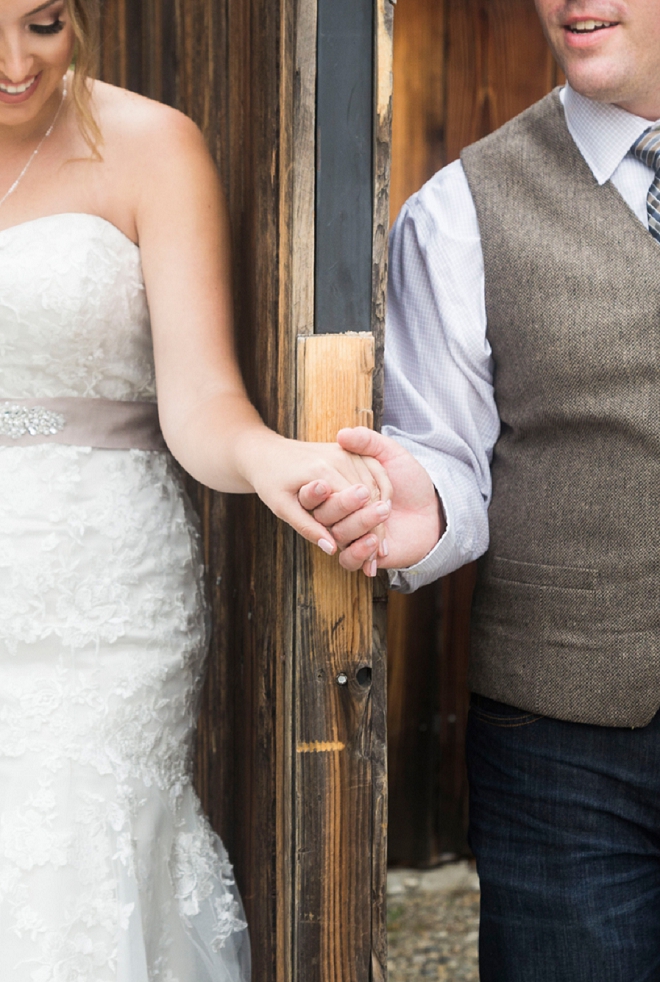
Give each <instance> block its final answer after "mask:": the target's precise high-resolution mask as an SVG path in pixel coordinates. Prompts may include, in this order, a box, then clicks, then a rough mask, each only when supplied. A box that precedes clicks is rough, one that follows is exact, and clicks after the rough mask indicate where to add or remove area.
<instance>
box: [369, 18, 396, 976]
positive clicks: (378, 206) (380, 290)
mask: <svg viewBox="0 0 660 982" xmlns="http://www.w3.org/2000/svg"><path fill="white" fill-rule="evenodd" d="M374 2H375V16H374V22H375V25H376V32H375V33H376V36H375V39H374V43H375V57H374V73H375V79H374V93H375V100H374V101H375V106H374V152H373V163H374V177H373V187H374V208H373V214H374V217H373V221H374V238H373V257H372V281H371V308H372V316H371V330H372V333H373V336H374V353H375V361H374V375H373V382H372V407H373V420H374V426H375V427H376V428H377V429H379V428H380V425H381V421H382V416H383V396H384V376H383V354H384V346H385V314H386V296H387V258H388V257H387V244H388V242H387V240H388V229H389V215H390V180H391V164H392V95H393V87H394V71H393V32H394V5H393V3H392V2H391V0H374ZM372 618H373V620H372V655H371V661H372V671H373V674H372V680H371V789H372V835H371V977H370V982H385V979H386V978H387V824H388V781H387V577H386V574H381V575H380V576H379V577H378V579H377V580H376V582H375V583H374V589H373V607H372Z"/></svg>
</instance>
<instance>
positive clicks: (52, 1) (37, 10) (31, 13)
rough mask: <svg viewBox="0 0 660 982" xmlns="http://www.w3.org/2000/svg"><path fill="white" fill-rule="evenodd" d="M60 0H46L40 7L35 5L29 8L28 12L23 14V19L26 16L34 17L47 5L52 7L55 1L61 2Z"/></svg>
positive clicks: (46, 7) (45, 8)
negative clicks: (31, 8) (32, 8)
mask: <svg viewBox="0 0 660 982" xmlns="http://www.w3.org/2000/svg"><path fill="white" fill-rule="evenodd" d="M61 2H62V0H46V3H42V4H41V6H40V7H35V9H34V10H31V11H30V13H29V14H24V15H23V19H24V20H25V18H26V17H34V15H35V14H40V13H41V12H42V10H47V9H48V8H49V7H54V6H55V4H56V3H61Z"/></svg>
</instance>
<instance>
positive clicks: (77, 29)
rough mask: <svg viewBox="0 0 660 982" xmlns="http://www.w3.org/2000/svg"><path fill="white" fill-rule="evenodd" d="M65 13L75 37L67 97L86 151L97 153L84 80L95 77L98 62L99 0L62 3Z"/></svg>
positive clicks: (98, 132)
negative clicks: (69, 91)
mask: <svg viewBox="0 0 660 982" xmlns="http://www.w3.org/2000/svg"><path fill="white" fill-rule="evenodd" d="M66 7H67V13H68V15H69V17H70V19H71V27H72V28H73V33H74V35H75V38H76V44H75V47H74V50H73V84H72V87H71V98H72V99H73V104H74V106H75V108H76V110H77V112H78V118H79V119H80V128H81V130H82V134H83V136H84V138H85V141H86V142H87V144H88V145H89V147H90V149H91V150H92V151H93V152H94V153H95V154H98V148H99V145H100V144H101V143H102V142H103V137H102V134H101V130H100V129H99V124H98V123H97V122H96V119H95V118H94V113H93V112H92V104H91V93H90V88H89V84H88V79H93V78H95V77H96V73H97V71H98V59H99V20H100V2H99V0H66Z"/></svg>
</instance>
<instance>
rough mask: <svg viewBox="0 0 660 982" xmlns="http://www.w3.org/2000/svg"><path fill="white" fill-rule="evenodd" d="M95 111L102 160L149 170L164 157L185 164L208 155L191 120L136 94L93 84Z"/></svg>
mask: <svg viewBox="0 0 660 982" xmlns="http://www.w3.org/2000/svg"><path fill="white" fill-rule="evenodd" d="M92 109H93V112H94V115H95V118H96V120H97V122H98V124H99V128H100V130H101V133H102V136H103V146H102V153H103V156H104V157H105V156H106V155H110V156H112V157H115V156H116V157H117V158H119V159H121V160H122V161H123V162H124V163H125V164H126V166H129V167H133V168H134V167H136V166H137V167H139V168H141V167H142V166H146V167H150V166H153V165H154V164H155V163H156V162H157V161H158V160H159V159H161V158H162V156H163V155H166V156H167V157H168V158H169V159H170V160H177V161H178V160H181V161H184V160H185V159H186V158H188V157H190V155H193V156H196V155H198V154H200V153H201V154H204V153H205V152H206V150H205V144H204V140H203V137H202V134H201V133H200V131H199V128H198V127H197V126H196V124H195V123H194V122H193V121H192V120H191V119H190V118H189V117H188V116H186V115H184V113H182V112H179V110H178V109H173V108H172V107H171V106H166V105H164V104H163V103H161V102H155V101H154V100H153V99H148V98H146V97H145V96H142V95H138V94H137V93H136V92H130V91H128V90H127V89H121V88H118V87H117V86H115V85H109V84H108V83H107V82H98V81H97V82H94V83H93V88H92Z"/></svg>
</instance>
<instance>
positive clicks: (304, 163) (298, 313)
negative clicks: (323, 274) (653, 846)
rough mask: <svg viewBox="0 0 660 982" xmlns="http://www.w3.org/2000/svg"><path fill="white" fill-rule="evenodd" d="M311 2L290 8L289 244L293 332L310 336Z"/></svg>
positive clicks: (312, 207)
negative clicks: (292, 23)
mask: <svg viewBox="0 0 660 982" xmlns="http://www.w3.org/2000/svg"><path fill="white" fill-rule="evenodd" d="M317 14H318V11H317V6H316V3H315V2H314V3H310V2H309V0H297V2H296V8H295V18H296V29H295V69H294V71H295V89H294V105H293V144H294V147H295V153H294V156H293V216H292V220H293V228H292V233H293V241H294V242H295V243H296V248H295V249H294V250H293V255H292V258H291V281H292V284H291V285H292V291H293V292H292V298H291V307H292V316H293V322H292V330H293V333H294V335H295V336H298V335H301V334H313V333H314V296H315V290H314V254H315V245H314V242H315V230H316V229H315V225H316V218H315V195H316V32H317V20H318V17H317Z"/></svg>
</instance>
